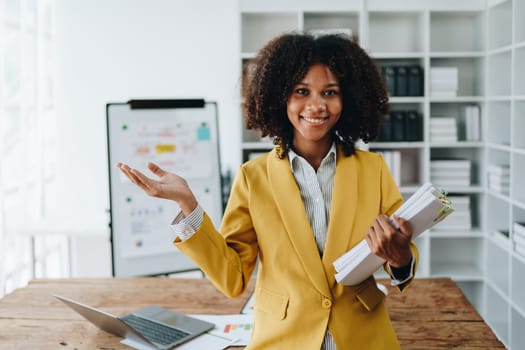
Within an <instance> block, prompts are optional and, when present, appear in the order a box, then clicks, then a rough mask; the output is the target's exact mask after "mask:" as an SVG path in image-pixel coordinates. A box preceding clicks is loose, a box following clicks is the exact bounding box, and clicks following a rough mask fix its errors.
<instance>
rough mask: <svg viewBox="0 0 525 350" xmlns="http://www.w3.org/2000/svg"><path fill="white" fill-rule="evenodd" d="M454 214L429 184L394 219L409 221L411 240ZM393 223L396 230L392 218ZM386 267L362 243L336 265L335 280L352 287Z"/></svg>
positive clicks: (364, 242)
mask: <svg viewBox="0 0 525 350" xmlns="http://www.w3.org/2000/svg"><path fill="white" fill-rule="evenodd" d="M453 211H454V209H453V208H452V203H451V202H450V200H449V199H448V198H447V197H446V195H445V194H444V192H442V191H438V190H436V188H435V187H434V186H433V185H432V184H431V183H426V184H424V185H423V186H421V187H420V188H419V189H418V190H417V191H416V192H415V193H414V194H413V195H412V196H411V197H410V198H409V199H408V200H407V201H406V202H405V203H403V205H402V206H401V207H400V208H399V209H398V210H396V212H395V213H394V216H398V217H401V218H404V219H405V220H407V221H408V222H409V223H410V227H411V228H412V238H416V237H417V236H418V235H420V234H421V233H422V232H424V231H426V230H428V229H430V228H432V227H433V226H434V225H436V224H437V223H439V222H440V221H442V220H443V219H445V218H446V217H447V216H448V215H449V214H450V213H452V212H453ZM390 222H391V224H392V225H393V226H394V227H396V228H397V225H396V224H395V222H394V221H393V219H392V217H391V218H390ZM384 263H385V260H384V259H382V258H380V257H378V256H376V255H375V254H373V253H372V251H371V250H370V247H369V246H368V243H367V242H366V240H362V241H361V242H359V243H358V244H357V245H356V246H355V247H354V248H352V249H351V250H350V251H348V252H346V253H345V254H343V255H342V256H341V257H339V258H338V259H337V260H335V261H334V262H333V265H334V268H335V270H336V274H335V279H336V280H337V282H339V283H341V284H344V285H347V286H353V285H356V284H358V283H361V282H362V281H364V280H365V279H366V278H368V277H369V276H371V275H372V274H373V273H374V272H375V271H377V269H378V268H379V267H381V265H383V264H384Z"/></svg>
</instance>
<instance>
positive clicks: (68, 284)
mask: <svg viewBox="0 0 525 350" xmlns="http://www.w3.org/2000/svg"><path fill="white" fill-rule="evenodd" d="M379 282H380V283H382V284H384V285H385V286H386V287H387V288H388V289H389V295H388V297H387V299H386V302H387V306H388V310H389V313H390V316H391V318H392V323H393V325H394V329H395V330H396V333H397V335H398V338H399V341H400V343H401V346H402V348H403V349H409V350H410V349H414V350H416V349H418V350H419V349H452V348H454V349H504V348H505V347H504V346H503V345H502V343H501V342H500V341H499V340H498V339H497V338H496V337H495V335H494V334H493V333H492V331H491V330H490V328H489V327H488V326H487V325H486V323H485V322H484V321H483V319H482V318H481V317H480V315H479V314H478V313H477V312H476V310H475V309H474V308H473V307H472V306H471V305H470V303H469V302H468V300H467V299H466V298H465V296H464V295H463V294H462V292H461V290H460V289H459V288H458V287H457V285H456V284H455V283H454V282H453V281H451V280H450V279H444V278H440V279H416V280H415V281H414V283H412V285H411V286H410V287H409V288H408V289H407V290H405V291H404V292H403V293H399V292H398V291H397V290H396V289H394V288H393V287H391V286H389V283H388V281H386V280H380V281H379ZM253 288H254V281H252V282H250V285H249V286H248V289H247V291H246V293H244V294H243V295H242V296H240V297H238V298H235V299H229V298H227V297H225V296H224V295H222V294H221V293H220V292H219V291H217V290H216V289H215V287H214V286H213V285H212V284H211V283H210V282H209V281H208V280H206V279H177V278H161V277H153V278H107V279H57V280H53V279H40V280H34V281H31V282H30V283H29V285H28V286H27V287H25V288H21V289H17V290H16V291H14V292H13V293H11V294H9V295H7V296H6V297H4V298H3V299H1V300H0V330H1V332H0V349H16V350H17V349H41V350H48V349H64V350H70V349H71V350H73V349H78V350H81V349H90V350H92V349H100V350H110V349H111V350H113V349H114V350H120V349H129V347H127V346H124V345H122V344H120V339H119V338H118V337H115V336H113V335H110V334H107V333H105V332H103V331H100V330H98V329H97V328H96V327H94V326H93V325H92V324H91V323H89V322H88V321H85V320H84V319H83V318H82V317H81V316H80V315H78V314H77V313H76V312H74V311H73V310H71V309H70V308H68V307H67V306H65V305H64V304H62V303H61V302H60V301H58V300H57V299H55V298H54V297H53V294H61V295H64V296H66V297H69V298H72V299H75V300H78V301H80V302H83V303H85V304H88V305H91V306H95V307H98V308H101V309H103V310H105V311H108V312H110V313H112V314H115V315H123V314H126V313H127V312H129V311H132V310H134V309H137V308H140V307H143V306H146V305H150V304H156V305H160V306H163V307H166V308H171V309H174V310H177V311H180V312H184V313H190V314H199V313H202V314H231V313H239V312H240V310H241V309H242V306H243V305H244V303H245V302H246V300H247V299H248V297H249V295H250V292H251V291H253Z"/></svg>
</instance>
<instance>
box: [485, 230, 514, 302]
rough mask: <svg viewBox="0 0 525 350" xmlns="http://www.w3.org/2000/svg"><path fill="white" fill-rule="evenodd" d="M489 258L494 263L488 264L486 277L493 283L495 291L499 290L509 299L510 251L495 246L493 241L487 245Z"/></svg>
mask: <svg viewBox="0 0 525 350" xmlns="http://www.w3.org/2000/svg"><path fill="white" fill-rule="evenodd" d="M487 256H489V257H490V261H491V262H494V263H487V265H486V266H487V271H486V275H485V276H486V278H487V279H488V280H489V281H491V283H492V285H493V288H494V289H498V290H499V291H500V294H502V295H503V296H505V298H508V296H509V274H510V263H509V254H508V250H507V249H504V248H502V247H501V246H500V245H498V244H494V242H493V241H492V240H491V241H489V243H488V244H487ZM496 262H497V263H496Z"/></svg>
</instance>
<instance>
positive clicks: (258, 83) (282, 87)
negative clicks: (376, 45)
mask: <svg viewBox="0 0 525 350" xmlns="http://www.w3.org/2000/svg"><path fill="white" fill-rule="evenodd" d="M318 63H321V64H324V65H326V66H327V67H328V68H329V69H330V71H331V72H332V73H333V74H334V75H335V76H336V77H337V79H338V82H339V85H340V89H341V98H342V104H343V109H342V112H341V117H340V118H339V120H338V122H337V124H336V125H335V126H334V128H333V129H332V133H333V135H332V136H333V139H334V140H335V142H336V143H338V144H340V145H342V148H343V152H344V154H345V155H346V156H351V155H352V154H354V153H355V147H354V142H355V141H356V140H358V139H362V140H363V141H364V142H369V141H370V140H373V139H375V138H376V136H377V134H378V129H379V123H380V122H381V120H382V118H383V117H384V115H385V114H387V113H388V111H389V104H388V95H387V91H386V88H385V84H384V81H383V78H382V76H381V74H380V72H379V70H378V68H377V66H376V64H375V63H374V62H373V60H372V59H371V58H370V57H369V56H368V54H367V53H366V52H365V51H364V50H363V49H362V48H361V47H360V46H359V44H358V43H357V40H356V39H355V38H351V37H349V36H347V35H343V34H333V35H323V36H319V37H314V36H313V35H310V34H303V33H296V32H293V33H285V34H282V35H280V36H277V37H276V38H274V39H272V40H271V41H270V42H269V43H268V44H266V46H264V47H263V48H262V49H261V50H260V51H259V53H258V54H257V56H256V57H255V58H254V59H252V60H251V61H249V62H248V63H247V64H245V65H244V68H243V83H242V87H241V90H242V91H241V94H242V99H243V101H242V109H243V112H244V116H245V122H246V127H247V128H248V129H253V130H258V131H259V132H260V134H261V136H263V137H264V136H269V137H271V138H272V139H273V143H274V144H275V145H277V146H278V151H279V152H278V155H279V157H280V158H284V157H285V156H286V155H287V154H288V151H289V150H290V147H291V146H292V144H293V126H292V124H291V123H290V121H289V120H288V117H287V114H286V103H287V101H288V98H289V97H290V95H291V94H292V91H293V87H294V86H295V85H296V84H297V83H299V82H300V81H301V80H302V79H303V78H304V76H305V75H306V73H307V71H308V69H309V68H310V67H311V66H312V65H314V64H318Z"/></svg>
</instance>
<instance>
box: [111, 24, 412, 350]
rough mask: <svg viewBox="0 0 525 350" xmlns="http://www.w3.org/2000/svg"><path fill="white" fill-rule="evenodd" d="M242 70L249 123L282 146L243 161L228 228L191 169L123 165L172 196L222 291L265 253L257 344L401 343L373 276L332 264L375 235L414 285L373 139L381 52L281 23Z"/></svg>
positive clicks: (191, 242) (406, 230)
mask: <svg viewBox="0 0 525 350" xmlns="http://www.w3.org/2000/svg"><path fill="white" fill-rule="evenodd" d="M250 67H251V70H250V71H248V72H247V73H248V74H246V77H245V79H246V81H245V82H243V88H242V96H243V109H244V113H245V116H246V121H247V127H248V128H251V129H255V130H258V131H259V132H260V133H261V135H262V136H269V137H271V138H273V140H274V143H275V144H276V147H275V148H274V149H273V150H272V151H270V152H268V153H267V154H265V155H262V156H260V157H258V158H256V159H254V160H251V161H248V162H246V163H245V164H243V165H242V166H241V168H240V170H239V171H238V173H237V175H236V177H235V180H234V182H233V186H232V190H231V194H230V198H229V201H228V205H227V207H226V210H225V213H224V217H223V220H222V224H221V227H220V229H219V231H216V229H215V228H214V226H213V224H212V222H211V221H210V219H209V217H208V216H207V215H206V213H205V212H204V211H203V208H201V207H200V206H199V205H198V203H197V200H196V199H195V196H194V195H193V193H192V192H191V190H190V188H189V187H188V185H187V183H186V181H185V180H184V179H183V178H181V177H179V176H177V175H176V174H173V173H169V172H166V171H164V170H162V169H160V168H159V167H158V166H156V165H155V164H151V163H150V164H148V168H149V169H150V170H151V171H152V172H153V173H154V174H155V175H156V176H157V177H158V179H157V180H154V179H151V178H148V177H146V176H145V175H144V174H142V173H141V172H139V171H137V170H136V169H131V168H130V167H128V166H127V165H125V164H122V163H119V164H117V166H118V167H119V168H120V169H121V170H122V171H123V172H124V173H125V174H126V175H127V176H128V177H129V178H130V179H131V181H133V182H134V183H135V184H137V185H138V186H140V187H141V188H142V189H143V190H144V191H145V192H146V193H147V194H149V195H151V196H155V197H159V198H166V199H170V200H174V201H176V202H177V203H178V205H179V206H180V208H181V211H180V213H179V215H178V216H177V217H176V219H175V220H174V229H175V231H176V232H177V236H176V238H175V240H174V244H175V245H176V246H177V247H178V248H179V249H180V250H181V251H182V252H183V253H185V254H186V255H187V256H189V257H190V258H191V259H192V260H193V261H194V262H195V263H196V264H197V265H198V266H199V267H200V268H201V269H202V270H203V271H204V273H205V274H206V275H207V277H208V278H209V279H210V280H211V281H212V282H213V284H214V285H215V286H216V287H217V288H218V289H219V290H221V291H222V292H223V293H224V294H226V295H228V296H230V297H234V296H238V295H240V294H241V293H242V292H243V291H244V290H245V288H246V286H247V284H248V281H249V278H250V276H251V274H252V272H253V270H254V268H255V265H256V260H257V257H259V265H258V271H257V283H256V287H255V306H254V309H255V319H254V328H253V333H252V340H251V342H250V345H249V346H248V349H287V350H288V349H316V350H317V349H335V348H337V349H340V350H346V349H389V350H390V349H396V348H399V344H398V342H397V339H396V336H395V333H394V331H393V328H392V325H391V323H390V320H389V316H388V313H387V310H386V307H385V304H384V302H383V299H384V294H383V293H381V292H380V291H379V289H378V288H377V285H376V283H375V280H374V278H373V276H371V277H370V278H368V279H367V280H365V281H364V282H362V283H360V284H359V285H356V286H350V287H349V286H343V285H340V284H338V283H336V281H335V278H334V268H333V265H332V263H333V261H334V260H335V259H337V258H338V257H339V256H341V255H342V254H344V253H345V252H346V251H348V250H349V249H351V248H352V247H353V246H354V245H356V244H357V243H358V242H360V241H361V240H362V239H364V238H366V240H367V242H368V245H369V246H370V248H371V250H372V251H373V252H374V253H375V254H376V255H378V256H380V257H382V258H384V259H385V260H386V261H387V263H385V269H386V271H387V272H388V273H389V275H390V276H391V277H392V283H393V284H395V285H398V286H399V288H400V290H402V289H403V288H404V287H405V286H406V285H408V284H409V283H410V281H411V280H412V278H413V275H414V272H415V266H416V265H417V248H416V247H415V245H414V244H413V243H412V242H411V236H412V232H411V229H410V226H409V224H408V223H407V222H406V221H404V220H403V219H401V218H396V219H395V220H396V223H397V224H398V226H399V229H398V230H396V229H395V228H394V227H393V226H392V225H391V224H390V223H389V221H388V217H389V216H390V215H392V213H393V212H394V211H395V210H396V209H397V208H398V207H399V206H400V205H401V203H402V197H401V195H400V193H399V191H398V189H397V187H396V185H395V183H394V181H393V179H392V177H391V175H390V173H389V171H388V168H387V166H386V164H385V162H384V161H383V159H382V158H381V156H380V155H378V154H375V153H370V152H364V151H359V150H356V149H355V147H354V142H355V141H356V140H358V139H363V140H364V141H365V142H367V141H369V140H371V139H373V138H374V137H375V136H376V135H377V132H378V125H379V122H380V120H381V118H382V117H383V116H384V115H385V114H386V113H387V112H388V103H387V101H388V99H387V95H386V90H385V87H384V85H383V81H382V79H381V76H380V74H379V73H378V70H377V68H376V66H375V65H374V63H373V61H372V60H371V59H370V57H369V56H368V55H367V54H366V53H365V52H364V51H363V50H362V49H361V48H360V47H359V45H358V44H357V43H356V42H355V41H354V40H352V39H351V38H349V37H346V36H342V35H327V36H321V37H313V36H310V35H307V34H298V33H290V34H283V35H281V36H279V37H277V38H275V39H273V40H271V41H270V42H269V43H268V44H267V45H266V46H265V47H263V48H262V49H261V51H260V52H259V53H258V55H257V57H256V58H255V59H254V60H253V62H251V64H250Z"/></svg>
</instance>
